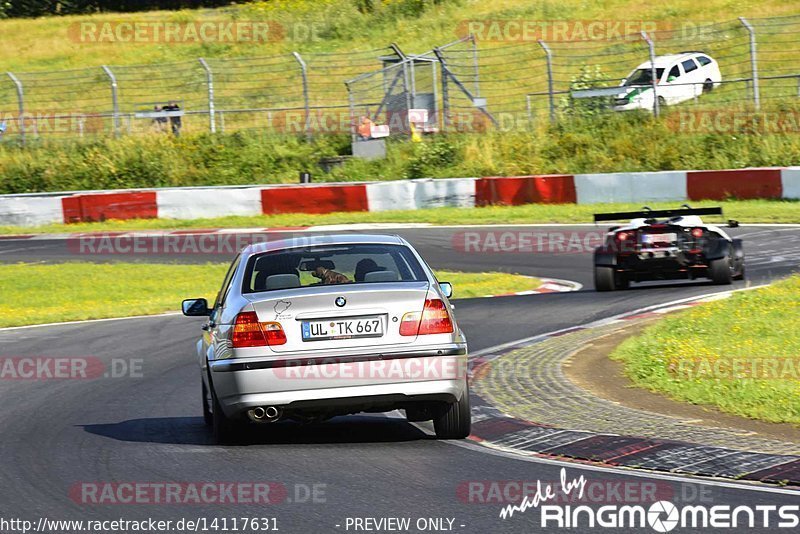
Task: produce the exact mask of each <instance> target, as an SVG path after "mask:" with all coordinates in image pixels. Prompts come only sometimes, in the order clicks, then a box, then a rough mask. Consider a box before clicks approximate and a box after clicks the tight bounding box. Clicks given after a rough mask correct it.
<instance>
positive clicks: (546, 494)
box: [500, 468, 800, 532]
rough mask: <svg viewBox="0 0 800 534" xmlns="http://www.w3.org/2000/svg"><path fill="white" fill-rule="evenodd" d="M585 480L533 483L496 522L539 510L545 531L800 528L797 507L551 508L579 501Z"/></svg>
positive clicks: (670, 504) (668, 503) (661, 504)
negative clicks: (565, 500) (565, 499)
mask: <svg viewBox="0 0 800 534" xmlns="http://www.w3.org/2000/svg"><path fill="white" fill-rule="evenodd" d="M587 484H588V480H587V479H586V477H584V476H583V475H581V476H580V477H577V478H572V479H569V478H567V473H566V469H565V468H562V469H561V476H560V480H559V481H558V482H555V483H553V482H550V483H542V482H538V483H537V485H536V491H535V492H534V493H533V494H529V495H526V497H525V498H524V499H523V500H522V501H521V502H520V503H518V504H509V505H506V506H504V507H503V508H502V509H501V510H500V518H501V519H508V518H511V517H512V516H514V515H515V514H518V513H525V512H527V511H528V510H531V509H534V510H538V511H539V526H540V527H541V528H542V529H545V530H552V529H574V528H580V529H585V528H597V527H599V528H611V529H617V528H629V529H630V528H633V529H645V528H649V529H650V530H651V531H653V532H671V531H673V530H676V529H679V530H682V529H706V528H715V529H743V528H750V529H752V528H768V529H769V528H773V529H774V528H777V529H796V528H797V527H798V526H800V504H797V505H795V504H790V505H782V506H778V505H772V504H761V505H753V506H749V505H739V506H730V505H725V504H719V505H711V504H681V505H676V504H675V503H673V502H671V501H668V500H659V501H656V502H654V503H652V504H649V505H648V504H607V505H603V506H599V507H593V506H590V505H577V506H576V505H572V504H555V502H557V496H558V495H566V496H573V499H574V500H575V501H578V502H580V501H581V500H582V499H583V498H584V493H585V491H586V487H587Z"/></svg>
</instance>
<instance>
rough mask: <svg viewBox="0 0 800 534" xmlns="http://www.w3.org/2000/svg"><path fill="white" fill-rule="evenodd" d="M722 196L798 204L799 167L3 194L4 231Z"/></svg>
mask: <svg viewBox="0 0 800 534" xmlns="http://www.w3.org/2000/svg"><path fill="white" fill-rule="evenodd" d="M726 198H739V199H757V198H765V199H781V198H783V199H800V167H774V168H758V169H736V170H721V171H662V172H629V173H625V172H621V173H608V174H576V175H571V174H553V175H533V176H510V177H505V176H496V177H494V176H492V177H484V178H440V179H422V180H396V181H386V182H361V183H327V184H308V185H289V184H280V185H264V186H229V187H186V188H172V189H147V190H137V191H128V190H125V191H77V192H72V193H52V194H44V193H41V194H27V195H0V225H13V226H36V225H41V224H49V223H61V222H67V223H69V222H81V221H102V220H106V219H135V218H165V219H198V218H213V217H223V216H226V215H260V214H275V213H331V212H335V211H386V210H413V209H421V208H433V207H443V206H454V207H473V206H489V205H519V204H530V203H546V204H568V203H578V204H593V203H600V202H635V203H639V202H641V203H647V202H659V201H662V202H672V201H674V202H681V201H687V200H688V201H692V200H723V199H726Z"/></svg>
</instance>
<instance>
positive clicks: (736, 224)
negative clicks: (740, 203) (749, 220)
mask: <svg viewBox="0 0 800 534" xmlns="http://www.w3.org/2000/svg"><path fill="white" fill-rule="evenodd" d="M728 228H739V221H737V220H736V219H728Z"/></svg>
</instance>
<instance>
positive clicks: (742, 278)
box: [733, 263, 744, 280]
mask: <svg viewBox="0 0 800 534" xmlns="http://www.w3.org/2000/svg"><path fill="white" fill-rule="evenodd" d="M733 279H734V280H744V263H742V268H741V269H739V274H736V275H734V276H733Z"/></svg>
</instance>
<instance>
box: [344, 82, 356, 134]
mask: <svg viewBox="0 0 800 534" xmlns="http://www.w3.org/2000/svg"><path fill="white" fill-rule="evenodd" d="M344 86H345V87H347V103H348V105H349V106H350V142H351V143H355V142H356V100H355V97H354V96H353V88H352V87H350V82H344Z"/></svg>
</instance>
